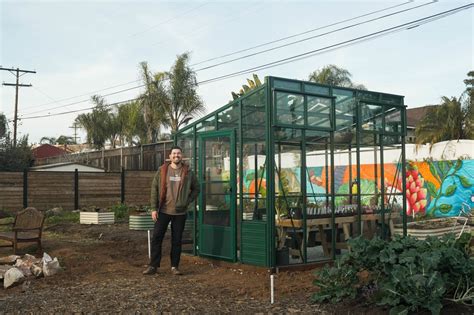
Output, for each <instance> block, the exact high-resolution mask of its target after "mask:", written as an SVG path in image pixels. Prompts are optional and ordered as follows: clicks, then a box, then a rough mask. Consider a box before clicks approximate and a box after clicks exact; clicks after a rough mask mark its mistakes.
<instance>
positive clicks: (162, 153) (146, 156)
mask: <svg viewBox="0 0 474 315" xmlns="http://www.w3.org/2000/svg"><path fill="white" fill-rule="evenodd" d="M172 145H173V141H171V140H170V141H162V142H157V143H152V144H145V145H142V146H137V147H125V148H119V149H109V150H99V151H91V152H80V153H72V154H64V155H59V156H54V157H49V158H43V159H36V160H35V166H39V165H46V164H54V163H62V162H77V163H82V164H86V165H91V166H95V167H100V168H103V169H104V170H105V171H106V172H120V170H121V169H122V168H124V169H125V170H135V171H138V170H140V171H156V170H157V169H158V167H160V165H162V164H163V162H164V161H165V159H167V158H168V154H169V152H168V151H169V149H170V148H171V147H172Z"/></svg>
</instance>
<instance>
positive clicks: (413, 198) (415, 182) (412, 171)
mask: <svg viewBox="0 0 474 315" xmlns="http://www.w3.org/2000/svg"><path fill="white" fill-rule="evenodd" d="M406 177H407V183H406V184H407V189H406V196H407V215H412V216H413V217H415V216H416V215H417V214H418V215H424V214H425V210H426V204H427V200H426V192H427V190H426V188H423V186H424V184H425V179H424V178H423V177H422V176H421V174H420V173H419V172H418V167H417V166H416V165H415V164H414V163H411V162H408V165H407V171H406Z"/></svg>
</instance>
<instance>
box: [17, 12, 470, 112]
mask: <svg viewBox="0 0 474 315" xmlns="http://www.w3.org/2000/svg"><path fill="white" fill-rule="evenodd" d="M473 6H474V4H468V5H464V6H460V7H457V8H454V9H451V10H446V11H443V12H440V13H437V14H433V15H430V16H426V17H424V18H420V19H417V20H413V21H410V22H407V23H403V24H399V25H396V26H393V27H390V28H386V29H383V30H380V31H377V32H373V33H370V34H366V35H363V36H359V37H356V38H353V39H350V40H346V41H342V42H339V43H336V44H333V45H329V46H325V47H323V48H319V49H315V50H311V51H308V52H305V53H301V54H298V55H294V56H291V57H287V58H282V59H279V60H276V61H273V62H269V63H266V64H263V65H260V66H256V67H252V68H248V69H245V70H241V71H237V72H233V73H229V74H226V75H222V76H218V77H214V78H211V79H207V80H203V81H200V82H197V83H196V85H203V84H208V83H212V82H216V81H221V80H224V79H228V78H231V77H235V76H238V75H241V74H247V73H252V72H254V71H257V70H264V69H269V68H273V67H277V66H280V65H284V64H287V63H290V62H294V61H298V60H302V59H306V58H309V57H312V56H314V55H317V54H321V53H324V52H327V51H332V50H336V49H339V48H342V47H346V46H349V45H354V44H357V43H361V42H364V41H367V40H371V39H375V38H379V37H382V36H386V35H389V34H391V33H394V32H399V31H403V30H410V29H412V28H414V27H418V26H421V25H423V24H427V23H430V22H433V21H435V20H438V19H441V18H444V17H447V16H449V15H453V14H456V13H459V12H461V11H463V10H467V9H470V8H472V7H473ZM142 86H143V85H142ZM138 99H140V97H138V98H134V99H129V100H126V101H122V102H116V103H112V104H109V105H107V106H113V105H118V104H123V103H127V102H130V101H135V100H138ZM93 108H94V107H90V108H86V109H79V110H74V111H68V112H62V113H57V114H49V115H40V116H32V117H24V118H22V119H34V118H43V117H51V116H56V115H65V114H69V113H75V112H79V111H84V110H89V109H93Z"/></svg>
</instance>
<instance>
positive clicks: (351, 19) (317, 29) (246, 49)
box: [191, 0, 413, 67]
mask: <svg viewBox="0 0 474 315" xmlns="http://www.w3.org/2000/svg"><path fill="white" fill-rule="evenodd" d="M412 2H413V0H410V1H407V2H403V3H401V4H397V5H394V6H390V7H387V8H384V9H380V10H376V11H372V12H368V13H365V14H362V15H358V16H355V17H352V18H348V19H345V20H341V21H338V22H335V23H331V24H327V25H324V26H319V27H317V28H313V29H310V30H307V31H304V32H301V33H297V34H293V35H290V36H286V37H282V38H279V39H275V40H272V41H269V42H266V43H263V44H259V45H256V46H252V47H249V48H245V49H241V50H237V51H234V52H230V53H227V54H225V55H221V56H217V57H213V58H209V59H206V60H203V61H200V62H197V63H195V64H192V65H191V67H194V66H197V65H200V64H203V63H206V62H209V61H213V60H217V59H222V58H225V57H229V56H233V55H236V54H239V53H242V52H246V51H249V50H252V49H256V48H260V47H264V46H268V45H270V44H274V43H278V42H281V41H284V40H287V39H290V38H294V37H298V36H301V35H304V34H308V33H312V32H315V31H319V30H322V29H325V28H328V27H331V26H335V25H339V24H343V23H345V22H349V21H353V20H357V19H360V18H362V17H365V16H369V15H373V14H376V13H379V12H383V11H387V10H390V9H393V8H397V7H400V6H404V5H407V4H409V3H412Z"/></svg>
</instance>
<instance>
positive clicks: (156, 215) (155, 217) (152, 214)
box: [151, 210, 158, 222]
mask: <svg viewBox="0 0 474 315" xmlns="http://www.w3.org/2000/svg"><path fill="white" fill-rule="evenodd" d="M151 218H152V219H153V221H155V222H156V221H158V212H157V211H156V210H155V211H152V212H151Z"/></svg>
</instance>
